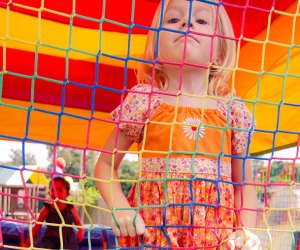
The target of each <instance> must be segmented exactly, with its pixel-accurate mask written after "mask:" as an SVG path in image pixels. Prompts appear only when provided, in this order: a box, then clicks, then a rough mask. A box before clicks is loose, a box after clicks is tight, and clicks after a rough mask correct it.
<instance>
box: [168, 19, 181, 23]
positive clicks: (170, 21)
mask: <svg viewBox="0 0 300 250" xmlns="http://www.w3.org/2000/svg"><path fill="white" fill-rule="evenodd" d="M178 22H179V19H178V18H171V19H169V20H168V23H178Z"/></svg>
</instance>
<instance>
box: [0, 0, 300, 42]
mask: <svg viewBox="0 0 300 250" xmlns="http://www.w3.org/2000/svg"><path fill="white" fill-rule="evenodd" d="M295 1H297V0H263V1H262V0H252V1H249V4H250V6H246V7H245V4H246V2H247V1H245V0H223V4H224V6H225V8H226V10H227V12H228V15H229V16H230V19H231V21H232V23H233V26H234V29H235V33H236V36H237V37H239V36H240V35H241V34H243V36H244V37H248V38H252V37H254V36H255V35H257V34H259V33H260V32H261V31H262V30H264V29H265V28H266V25H267V21H268V15H269V10H270V9H271V8H272V5H273V4H274V7H275V9H276V10H280V11H284V10H285V9H286V8H287V7H288V6H290V5H291V4H292V3H293V2H295ZM103 2H104V1H103V0H76V6H75V11H76V14H78V15H83V16H86V17H89V18H94V19H97V20H99V22H100V20H101V18H104V19H107V20H113V21H116V22H119V23H121V24H124V25H130V23H131V21H133V22H134V24H136V25H143V26H150V25H151V21H152V17H153V14H154V12H155V9H156V7H157V5H158V2H159V1H158V0H135V1H133V0H127V1H115V0H106V1H105V3H106V5H105V10H104V11H103V7H104V6H103ZM133 2H135V8H134V10H135V11H134V13H131V11H132V4H133ZM7 3H8V0H0V7H2V8H6V7H7ZM16 3H18V4H23V5H26V6H29V7H34V8H40V7H41V0H31V1H28V0H14V1H13V2H12V4H11V5H10V6H9V7H10V9H11V10H16V11H19V12H22V13H26V14H30V15H33V16H36V17H37V15H38V12H37V11H32V10H28V9H24V8H20V7H17V6H16V5H15V4H16ZM44 3H45V8H48V9H51V10H55V11H59V12H61V13H65V14H68V15H70V14H71V13H72V7H73V6H72V4H73V0H63V1H44ZM116 5H117V6H116ZM131 16H134V20H131ZM243 16H245V19H243ZM42 18H45V19H50V20H54V21H58V22H61V23H66V24H70V19H69V18H67V17H62V16H60V15H56V14H52V13H48V12H45V11H43V12H42ZM272 18H273V19H274V18H276V15H272ZM104 19H103V20H104ZM99 22H93V21H88V20H85V19H82V18H79V17H75V18H74V20H73V25H75V26H81V27H86V28H92V29H99V28H100V24H99ZM243 25H244V27H243ZM102 28H103V30H105V31H115V32H122V33H128V29H127V28H124V27H122V26H120V25H116V24H112V23H109V21H104V22H103V26H102ZM147 32H148V30H147V29H140V28H136V27H135V28H133V29H132V31H131V33H133V34H146V33H147Z"/></svg>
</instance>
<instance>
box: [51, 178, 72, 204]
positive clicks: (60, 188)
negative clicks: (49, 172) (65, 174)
mask: <svg viewBox="0 0 300 250" xmlns="http://www.w3.org/2000/svg"><path fill="white" fill-rule="evenodd" d="M54 186H55V187H54ZM55 190H56V192H57V198H58V199H60V200H65V199H66V198H67V197H68V196H69V192H68V190H67V188H66V185H65V184H64V183H63V182H62V181H60V180H54V182H53V184H52V187H51V190H50V196H51V198H52V199H53V200H54V199H55V198H56V196H55Z"/></svg>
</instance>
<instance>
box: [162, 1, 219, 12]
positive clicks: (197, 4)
mask: <svg viewBox="0 0 300 250" xmlns="http://www.w3.org/2000/svg"><path fill="white" fill-rule="evenodd" d="M165 4H167V5H166V10H168V9H171V8H183V7H187V6H188V7H190V6H191V7H192V9H204V10H208V11H211V10H213V9H214V7H215V2H214V1H207V2H202V1H197V0H192V1H191V0H170V1H169V2H167V1H165Z"/></svg>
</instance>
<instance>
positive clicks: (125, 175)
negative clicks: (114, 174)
mask: <svg viewBox="0 0 300 250" xmlns="http://www.w3.org/2000/svg"><path fill="white" fill-rule="evenodd" d="M118 173H119V177H120V179H121V180H131V181H128V182H121V186H122V190H123V193H124V194H125V196H127V195H128V193H129V191H130V189H131V186H132V185H133V183H134V182H132V181H133V180H135V179H136V176H137V174H138V162H137V161H129V160H123V161H122V162H121V164H120V167H119V172H118Z"/></svg>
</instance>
